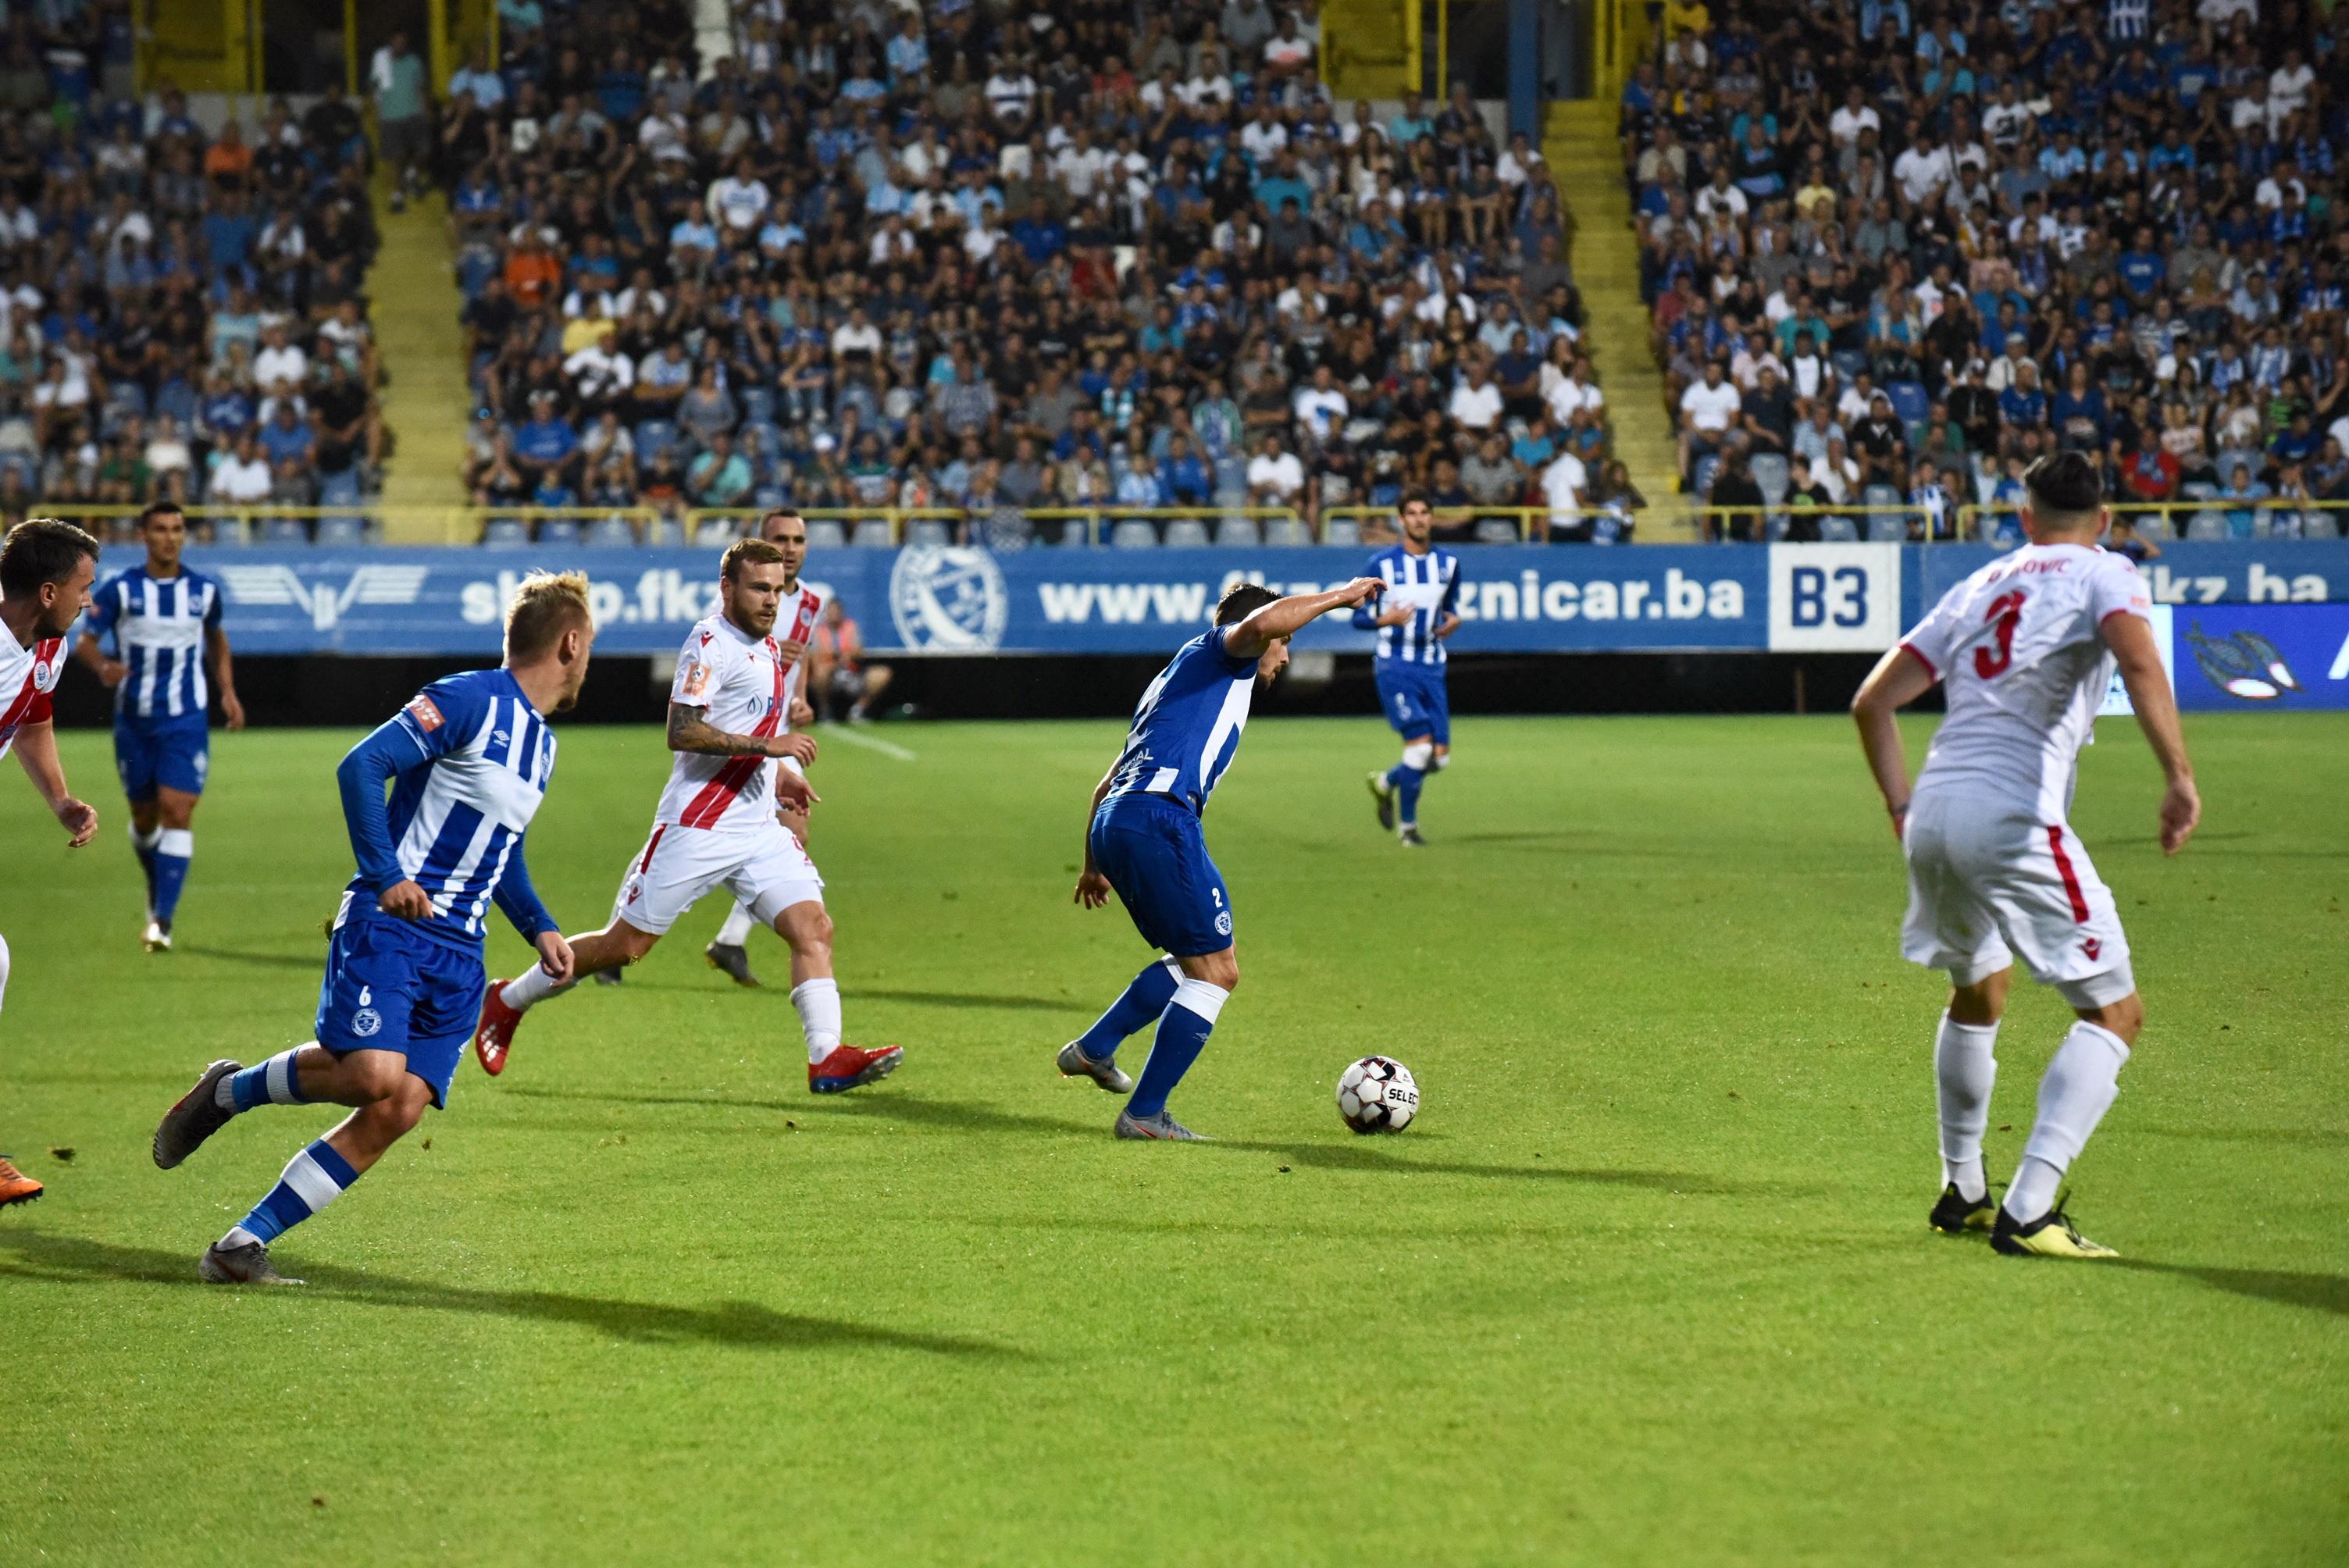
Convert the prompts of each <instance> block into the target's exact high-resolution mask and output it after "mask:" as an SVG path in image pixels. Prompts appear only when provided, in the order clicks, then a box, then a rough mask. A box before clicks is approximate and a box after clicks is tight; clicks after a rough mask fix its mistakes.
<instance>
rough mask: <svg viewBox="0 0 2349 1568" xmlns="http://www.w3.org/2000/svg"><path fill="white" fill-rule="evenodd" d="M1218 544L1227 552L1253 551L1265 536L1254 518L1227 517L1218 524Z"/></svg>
mask: <svg viewBox="0 0 2349 1568" xmlns="http://www.w3.org/2000/svg"><path fill="white" fill-rule="evenodd" d="M1263 542H1264V535H1263V533H1262V532H1261V531H1259V530H1258V529H1257V525H1256V519H1254V518H1252V517H1226V518H1224V519H1222V520H1220V521H1217V522H1216V543H1217V544H1219V545H1221V546H1222V547H1223V548H1225V549H1226V550H1235V549H1237V550H1253V549H1255V548H1256V547H1257V545H1260V544H1262V543H1263Z"/></svg>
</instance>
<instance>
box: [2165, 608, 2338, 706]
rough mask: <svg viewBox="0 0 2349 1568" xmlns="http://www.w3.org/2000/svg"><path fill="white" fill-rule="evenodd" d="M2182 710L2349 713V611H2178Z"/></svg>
mask: <svg viewBox="0 0 2349 1568" xmlns="http://www.w3.org/2000/svg"><path fill="white" fill-rule="evenodd" d="M2170 625H2171V641H2172V646H2173V648H2174V650H2175V655H2176V656H2175V658H2174V659H2173V661H2172V668H2171V671H2170V682H2171V684H2172V685H2173V686H2176V687H2177V690H2178V707H2183V708H2201V709H2238V710H2240V709H2243V708H2269V709H2276V710H2281V711H2286V712H2288V711H2290V710H2292V709H2293V708H2311V707H2324V708H2349V604H2213V605H2211V606H2209V608H2208V609H2173V610H2172V611H2171V612H2170Z"/></svg>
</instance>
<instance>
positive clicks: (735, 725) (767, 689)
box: [653, 588, 823, 832]
mask: <svg viewBox="0 0 2349 1568" xmlns="http://www.w3.org/2000/svg"><path fill="white" fill-rule="evenodd" d="M822 608H823V600H821V599H819V598H818V597H816V595H815V594H814V593H812V592H810V591H809V590H807V589H804V588H802V589H801V590H800V592H799V595H798V597H797V599H796V600H792V599H786V600H784V602H783V606H782V609H781V612H780V613H779V614H777V615H776V617H775V629H774V631H773V633H771V634H769V635H767V636H764V637H754V636H752V635H751V634H750V633H748V632H746V631H744V630H742V628H741V627H740V626H738V625H736V624H734V623H733V622H731V621H730V620H728V619H727V618H726V617H725V615H724V614H716V615H712V616H710V617H709V619H708V620H706V621H702V622H699V623H698V624H696V625H695V626H694V628H693V633H692V634H691V635H690V636H688V637H687V638H686V640H685V649H684V651H683V652H682V653H680V654H679V655H678V661H677V678H676V680H675V681H674V682H672V683H671V685H670V686H669V695H668V699H669V701H670V702H672V703H675V704H677V705H678V707H698V708H700V709H702V710H703V711H704V712H705V713H706V714H707V715H708V717H709V725H710V727H712V728H713V729H719V730H723V731H724V732H725V733H727V734H729V735H757V736H768V735H788V734H790V733H791V709H792V691H793V689H794V687H795V686H796V685H797V682H798V676H799V666H798V665H786V664H784V663H783V660H782V653H781V648H780V647H779V646H778V644H780V643H781V642H784V641H791V642H798V643H805V642H806V641H807V640H808V636H809V634H810V633H811V632H812V631H813V629H814V627H815V621H816V614H817V612H818V611H819V610H821V609H822ZM778 766H779V764H778V763H777V761H776V759H775V758H771V757H709V756H704V755H702V754H700V753H698V752H691V751H680V752H678V754H677V756H676V758H675V759H674V761H673V762H672V763H671V764H670V768H669V777H668V787H667V789H663V790H662V791H661V798H660V810H658V811H657V813H656V814H655V816H654V818H653V820H655V821H656V822H662V823H669V824H673V825H676V826H678V827H686V828H707V829H710V830H715V831H719V832H730V831H740V830H745V829H750V828H760V827H772V826H773V825H774V821H775V769H776V768H777V767H778Z"/></svg>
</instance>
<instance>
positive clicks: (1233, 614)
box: [1216, 583, 1280, 626]
mask: <svg viewBox="0 0 2349 1568" xmlns="http://www.w3.org/2000/svg"><path fill="white" fill-rule="evenodd" d="M1279 597H1280V595H1279V594H1278V593H1274V592H1273V591H1272V590H1271V589H1269V588H1268V587H1266V586H1265V585H1264V584H1263V583H1233V584H1232V585H1231V586H1230V587H1228V588H1226V589H1225V590H1224V596H1223V597H1222V598H1220V599H1218V600H1216V625H1218V626H1228V625H1231V624H1234V623H1236V622H1239V621H1245V620H1247V618H1248V617H1249V616H1250V615H1253V614H1256V613H1257V611H1258V610H1261V609H1263V608H1264V607H1265V606H1266V605H1267V604H1269V603H1273V602H1274V601H1275V600H1277V599H1278V598H1279Z"/></svg>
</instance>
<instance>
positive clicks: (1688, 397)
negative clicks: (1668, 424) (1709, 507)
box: [1681, 359, 1745, 479]
mask: <svg viewBox="0 0 2349 1568" xmlns="http://www.w3.org/2000/svg"><path fill="white" fill-rule="evenodd" d="M1744 412H1745V400H1744V397H1742V396H1740V395H1739V393H1738V390H1737V388H1736V387H1733V386H1731V385H1730V384H1729V382H1728V380H1727V379H1726V378H1725V377H1724V376H1723V365H1722V363H1721V361H1720V360H1718V359H1708V360H1706V361H1705V365H1704V379H1703V380H1702V381H1694V382H1691V383H1690V384H1689V388H1688V390H1687V391H1685V392H1683V393H1682V394H1681V477H1682V478H1683V479H1686V478H1688V477H1689V475H1690V472H1691V470H1692V466H1693V465H1694V463H1695V461H1696V459H1699V458H1701V457H1702V456H1704V455H1705V454H1706V453H1708V452H1711V451H1713V450H1714V449H1716V448H1718V447H1719V446H1720V445H1721V438H1722V435H1723V432H1725V431H1726V430H1727V429H1728V428H1729V427H1730V426H1731V425H1732V424H1733V423H1734V422H1735V421H1736V420H1738V419H1739V418H1743V417H1744Z"/></svg>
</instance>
